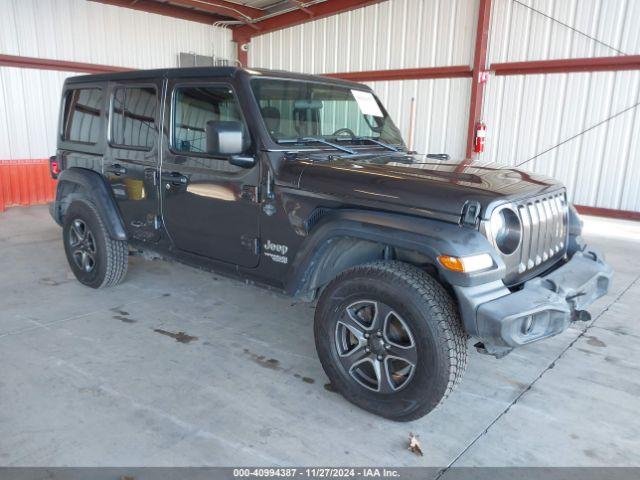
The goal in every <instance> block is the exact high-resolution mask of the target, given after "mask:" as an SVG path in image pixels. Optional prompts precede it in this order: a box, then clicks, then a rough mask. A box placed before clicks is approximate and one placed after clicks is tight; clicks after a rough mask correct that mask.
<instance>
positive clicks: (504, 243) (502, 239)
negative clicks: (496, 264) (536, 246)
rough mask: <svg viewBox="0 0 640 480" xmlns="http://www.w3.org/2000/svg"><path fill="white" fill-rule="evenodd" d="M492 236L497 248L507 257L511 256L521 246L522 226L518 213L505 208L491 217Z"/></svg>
mask: <svg viewBox="0 0 640 480" xmlns="http://www.w3.org/2000/svg"><path fill="white" fill-rule="evenodd" d="M491 235H492V236H493V239H494V241H495V242H496V247H498V249H499V250H500V251H501V252H502V253H504V254H505V255H511V254H512V253H513V252H515V251H516V249H517V248H518V245H520V238H521V237H522V225H521V224H520V219H519V218H518V215H517V214H516V212H514V211H513V210H511V209H510V208H503V209H501V210H500V211H497V212H494V213H493V215H491Z"/></svg>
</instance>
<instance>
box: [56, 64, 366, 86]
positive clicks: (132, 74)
mask: <svg viewBox="0 0 640 480" xmlns="http://www.w3.org/2000/svg"><path fill="white" fill-rule="evenodd" d="M239 73H240V74H245V75H248V76H255V77H261V76H268V77H277V78H285V79H291V80H306V81H315V82H322V83H330V84H334V85H342V86H345V87H350V88H353V87H359V88H367V87H366V85H363V84H361V83H356V82H350V81H348V80H340V79H338V78H331V77H323V76H320V75H306V74H303V73H294V72H287V71H284V70H267V69H262V68H240V67H188V68H159V69H155V70H131V71H128V72H116V73H99V74H97V75H78V76H76V77H69V78H68V79H67V81H66V83H67V84H74V83H91V82H107V81H111V82H114V81H120V80H145V79H147V80H148V79H152V78H165V77H166V78H184V77H189V78H197V77H203V78H204V77H235V76H237V75H238V74H239Z"/></svg>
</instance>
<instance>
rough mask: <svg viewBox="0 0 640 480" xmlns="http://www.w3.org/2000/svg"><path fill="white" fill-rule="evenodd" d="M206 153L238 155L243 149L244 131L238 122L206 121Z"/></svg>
mask: <svg viewBox="0 0 640 480" xmlns="http://www.w3.org/2000/svg"><path fill="white" fill-rule="evenodd" d="M206 134H207V153H208V154H209V155H238V154H240V153H242V152H243V151H244V146H245V142H244V131H243V128H242V123H240V122H223V121H218V120H210V121H208V122H207V131H206Z"/></svg>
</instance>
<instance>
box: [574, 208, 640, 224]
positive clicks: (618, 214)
mask: <svg viewBox="0 0 640 480" xmlns="http://www.w3.org/2000/svg"><path fill="white" fill-rule="evenodd" d="M575 207H576V210H578V212H580V213H581V214H583V215H595V216H597V217H609V218H619V219H622V220H635V221H640V212H634V211H631V210H614V209H612V208H600V207H586V206H584V205H575Z"/></svg>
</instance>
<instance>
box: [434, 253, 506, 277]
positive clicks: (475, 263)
mask: <svg viewBox="0 0 640 480" xmlns="http://www.w3.org/2000/svg"><path fill="white" fill-rule="evenodd" d="M438 261H439V262H440V264H441V265H442V266H443V267H444V268H446V269H447V270H451V271H452V272H460V273H472V272H479V271H480V270H486V269H487V268H491V267H493V259H492V258H491V255H489V254H488V253H481V254H480V255H472V256H470V257H451V256H449V255H440V256H439V257H438Z"/></svg>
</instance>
